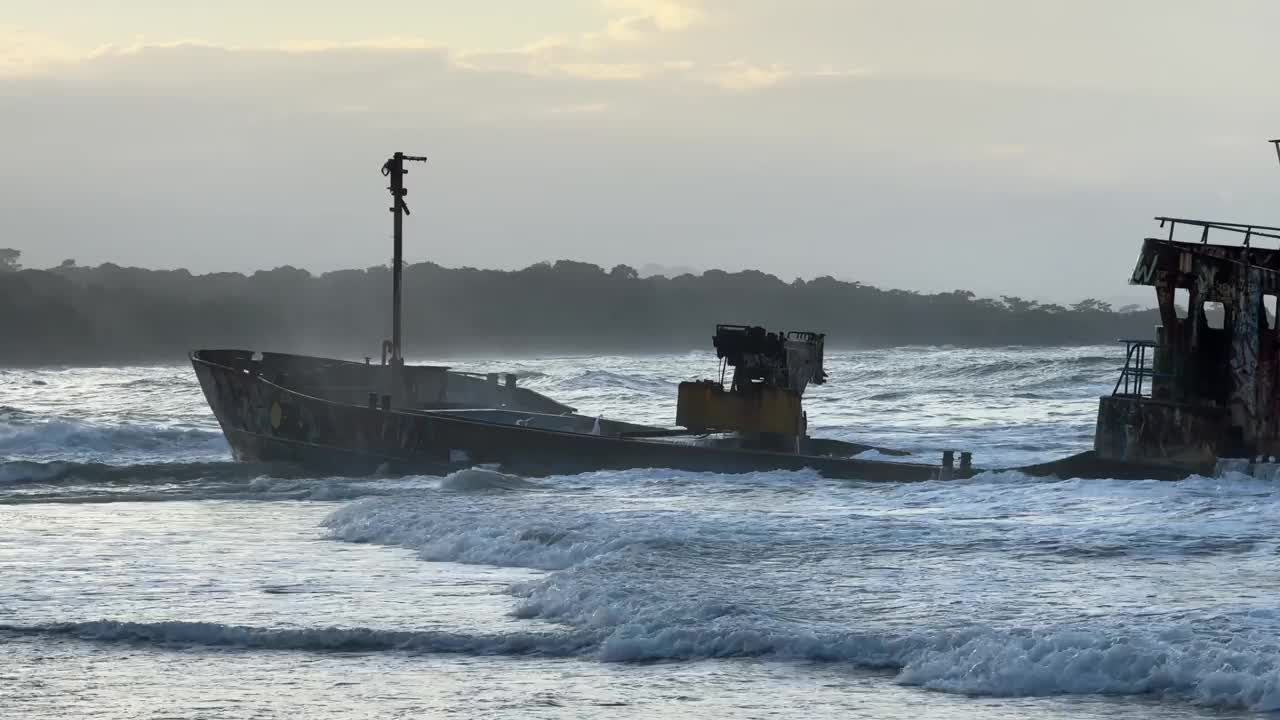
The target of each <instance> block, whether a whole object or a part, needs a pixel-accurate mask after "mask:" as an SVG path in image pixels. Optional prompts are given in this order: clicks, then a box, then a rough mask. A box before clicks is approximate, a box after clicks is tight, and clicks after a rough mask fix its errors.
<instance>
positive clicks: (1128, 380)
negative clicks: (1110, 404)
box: [1111, 340, 1170, 398]
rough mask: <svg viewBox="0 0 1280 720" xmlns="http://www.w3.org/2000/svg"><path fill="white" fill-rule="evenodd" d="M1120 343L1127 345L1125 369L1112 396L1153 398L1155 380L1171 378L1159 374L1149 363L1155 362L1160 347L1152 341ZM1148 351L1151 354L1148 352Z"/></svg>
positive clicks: (1123, 341) (1126, 341)
mask: <svg viewBox="0 0 1280 720" xmlns="http://www.w3.org/2000/svg"><path fill="white" fill-rule="evenodd" d="M1120 342H1122V343H1124V344H1125V353H1124V369H1123V370H1121V371H1120V377H1119V379H1117V380H1116V387H1115V389H1114V390H1112V391H1111V394H1112V395H1113V396H1115V395H1121V396H1124V397H1136V398H1144V397H1147V398H1149V397H1151V389H1152V385H1154V384H1155V379H1156V378H1166V377H1170V376H1169V375H1166V374H1164V373H1157V372H1156V371H1155V368H1154V367H1150V366H1149V363H1152V362H1153V361H1154V360H1155V350H1156V349H1157V348H1158V347H1159V345H1157V344H1156V343H1155V342H1153V341H1151V340H1121V341H1120ZM1148 349H1150V350H1151V352H1148ZM1148 380H1149V381H1148ZM1122 388H1123V390H1122Z"/></svg>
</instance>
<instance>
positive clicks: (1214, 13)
mask: <svg viewBox="0 0 1280 720" xmlns="http://www.w3.org/2000/svg"><path fill="white" fill-rule="evenodd" d="M0 22H3V23H7V24H0V148H3V150H4V152H3V153H2V156H3V162H2V163H0V233H2V234H0V246H12V247H17V248H18V249H20V250H22V251H23V259H24V262H25V264H26V265H28V266H31V267H44V266H48V265H52V264H56V263H58V262H59V261H61V260H63V259H64V258H74V259H76V260H77V261H79V262H80V263H81V264H97V263H100V262H106V261H112V262H117V263H120V264H130V265H141V266H147V267H186V268H188V269H190V270H192V271H196V272H201V271H211V270H254V269H260V268H270V267H274V266H278V265H283V264H292V265H296V266H300V267H305V268H308V269H310V270H313V271H324V270H331V269H336V268H342V267H365V266H368V265H374V264H378V263H384V262H386V261H387V260H388V256H389V253H390V249H389V248H390V243H389V242H388V237H389V234H390V218H389V214H388V213H387V212H386V207H387V201H388V198H387V196H386V194H385V190H384V182H383V178H382V177H381V176H380V174H379V173H378V168H379V167H380V165H381V163H382V161H383V160H384V159H385V157H386V156H387V155H389V154H390V153H392V152H394V151H396V150H402V151H405V152H409V153H415V154H417V153H420V154H426V155H429V156H430V157H431V162H430V164H429V165H428V166H426V167H414V168H413V169H412V172H411V174H410V175H409V176H408V178H407V181H408V185H409V188H410V194H409V197H408V202H409V205H410V207H411V209H412V210H413V215H412V216H411V217H410V218H409V220H408V222H407V224H406V229H407V230H406V231H407V240H406V255H407V257H408V258H409V259H410V260H412V261H419V260H433V261H436V262H439V263H441V264H444V265H450V266H457V265H471V266H477V267H497V268H516V267H523V266H525V265H528V264H530V263H533V262H537V261H539V260H555V259H560V258H571V259H577V260H584V261H589V262H594V263H597V264H600V265H603V266H605V267H609V266H611V265H613V264H615V263H627V264H630V265H633V266H636V267H639V266H642V265H644V264H646V263H660V264H663V265H669V266H687V267H694V268H699V269H702V268H709V267H722V268H725V269H730V270H735V269H742V268H758V269H761V270H764V271H767V272H771V273H774V274H776V275H779V276H781V277H783V278H784V279H788V280H789V279H791V278H793V277H796V276H800V277H806V278H808V277H815V276H819V275H833V276H835V277H838V278H842V279H853V280H861V281H862V282H865V283H869V284H875V285H880V286H886V287H901V288H910V289H918V290H927V291H934V290H950V289H955V288H967V289H972V290H975V291H977V292H978V293H980V294H984V295H998V294H1016V295H1023V296H1027V297H1036V298H1042V299H1052V300H1075V299H1079V298H1082V297H1086V296H1098V297H1106V298H1123V297H1132V298H1135V299H1139V300H1143V301H1146V300H1149V297H1148V295H1149V290H1148V289H1140V290H1136V291H1135V289H1131V288H1127V287H1126V285H1125V282H1124V281H1125V279H1126V278H1127V276H1128V274H1129V272H1130V271H1131V269H1132V266H1133V262H1134V260H1135V258H1136V254H1137V249H1138V244H1139V241H1140V240H1141V238H1142V237H1143V236H1144V235H1147V234H1154V233H1157V232H1158V230H1157V229H1156V227H1155V223H1154V222H1152V220H1151V218H1152V217H1153V216H1155V215H1174V216H1189V217H1207V218H1211V219H1227V220H1237V221H1241V222H1258V223H1268V222H1272V223H1275V224H1280V213H1277V212H1276V211H1275V210H1276V205H1277V203H1276V200H1277V197H1278V191H1280V168H1277V163H1276V157H1275V155H1274V152H1273V151H1272V150H1271V149H1270V148H1269V146H1268V145H1266V144H1265V140H1267V139H1268V138H1272V137H1277V136H1280V94H1278V93H1277V92H1276V89H1275V88H1276V83H1277V80H1276V70H1277V69H1278V68H1280V62H1278V61H1280V43H1276V41H1275V32H1276V28H1280V3H1276V2H1274V1H1272V0H1219V1H1218V2H1200V1H1199V0H1105V1H1104V0H1062V1H1059V0H970V1H968V2H960V1H950V2H947V1H943V0H937V1H934V2H929V1H925V0H874V1H873V0H788V1H787V2H783V1H782V0H777V1H769V2H767V1H765V0H704V1H702V2H698V1H696V0H672V1H667V0H539V1H538V2H528V1H526V0H468V1H467V2H421V1H419V0H381V1H380V2H376V3H359V4H358V3H351V2H329V1H326V0H306V1H304V0H252V1H251V0H221V1H220V2H216V3H215V2H208V1H207V0H201V1H200V2H194V1H191V0H131V1H130V2H127V3H126V2H107V1H106V0H59V2H49V1H48V0H6V2H5V11H4V13H3V15H2V16H0Z"/></svg>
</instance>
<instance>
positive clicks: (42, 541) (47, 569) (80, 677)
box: [0, 347, 1280, 720]
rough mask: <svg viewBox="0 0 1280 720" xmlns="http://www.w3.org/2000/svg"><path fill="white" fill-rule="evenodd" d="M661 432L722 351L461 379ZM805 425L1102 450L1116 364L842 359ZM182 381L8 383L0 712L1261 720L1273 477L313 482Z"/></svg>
mask: <svg viewBox="0 0 1280 720" xmlns="http://www.w3.org/2000/svg"><path fill="white" fill-rule="evenodd" d="M450 364H453V365H455V366H458V367H462V366H463V365H466V367H467V368H468V369H475V370H480V371H488V370H492V371H500V370H501V371H505V370H515V371H516V372H518V373H519V374H520V376H521V380H520V382H521V384H522V385H524V386H526V387H530V388H533V389H536V390H538V391H541V392H545V393H547V394H549V395H551V396H553V397H555V398H557V399H560V400H563V401H565V402H568V403H570V404H572V405H574V406H576V407H578V408H579V409H580V410H582V411H583V412H587V413H590V414H597V415H602V416H606V417H617V418H621V419H628V420H635V421H639V422H648V423H659V424H670V423H671V421H672V420H673V418H674V414H675V406H674V404H675V388H676V384H677V383H678V382H680V381H681V380H684V379H689V378H693V377H698V376H704V375H709V374H713V373H714V372H715V360H714V357H713V356H712V355H711V354H709V353H704V352H696V353H689V354H684V355H662V356H644V357H641V356H634V357H600V356H582V357H547V358H534V359H521V360H518V361H512V362H497V361H493V360H491V359H485V358H479V359H476V360H475V361H473V362H469V363H465V362H462V361H459V360H457V359H453V360H451V363H450ZM827 364H828V370H829V372H830V374H831V381H830V383H829V384H827V385H825V386H821V387H811V388H810V390H809V392H808V393H807V395H806V405H807V409H808V412H809V419H810V427H811V430H812V432H813V433H814V434H816V435H823V436H827V437H836V438H841V439H846V440H851V441H857V442H863V443H868V444H874V445H881V446H890V447H898V448H903V449H907V450H911V451H913V452H914V453H916V456H915V458H914V459H917V460H920V461H929V462H936V461H937V460H938V457H939V451H940V450H941V449H943V448H955V449H967V450H970V451H972V452H973V453H974V463H975V465H979V466H983V467H991V468H1000V467H1009V466H1014V465H1018V464H1024V463H1030V462H1038V461H1044V460H1049V459H1052V458H1055V457H1060V456H1063V455H1066V454H1069V453H1073V452H1078V451H1080V450H1084V449H1087V448H1089V447H1090V446H1091V443H1092V429H1093V420H1094V418H1095V414H1096V403H1097V397H1098V396H1099V395H1102V394H1106V393H1109V392H1110V390H1111V388H1112V386H1113V384H1114V382H1115V377H1116V371H1117V366H1118V365H1120V364H1121V358H1120V355H1119V353H1118V352H1116V349H1115V348H1111V347H1096V348H1094V347H1089V348H1056V349H1034V350H1031V349H1018V348H1004V349H986V350H965V349H954V348H926V347H920V348H898V349H893V350H876V351H860V352H837V351H831V352H828V358H827ZM281 475H282V473H279V472H276V473H273V472H272V470H271V468H267V467H260V466H255V465H240V464H236V463H233V462H231V461H230V453H229V451H228V448H227V445H226V443H225V441H224V440H223V438H222V435H221V433H220V432H219V430H218V427H217V424H216V422H215V421H214V419H213V417H212V416H211V414H210V413H209V411H208V409H207V407H206V405H205V402H204V398H203V397H202V395H201V393H200V390H199V387H198V385H197V384H196V382H195V378H194V376H193V374H192V372H191V370H190V368H189V367H186V366H156V367H126V368H45V369H33V370H14V369H9V370H0V717H4V718H9V717H13V718H55V717H103V718H117V717H119V718H188V717H193V718H194V717H199V718H271V717H290V718H299V717H307V718H310V717H335V718H337V717H341V718H365V717H368V718H374V717H438V716H454V717H494V718H530V717H547V718H562V717H593V718H594V717H620V718H638V717H683V716H692V715H699V716H703V717H813V718H841V719H842V720H844V719H847V718H859V717H867V718H902V719H904V720H905V719H907V718H913V719H914V718H969V717H972V718H978V717H1053V718H1095V717H1115V718H1119V717H1124V718H1133V717H1137V718H1157V717H1159V718H1168V717H1214V718H1219V717H1228V716H1250V715H1256V714H1257V713H1261V712H1268V711H1274V710H1280V591H1277V588H1280V555H1278V554H1277V547H1278V545H1277V541H1276V530H1275V528H1276V527H1277V521H1278V520H1280V492H1277V489H1278V488H1280V486H1278V485H1277V484H1276V483H1275V482H1273V481H1270V480H1260V479H1257V478H1252V477H1247V476H1243V475H1240V474H1233V473H1227V474H1226V475H1224V476H1223V477H1214V478H1207V477H1206V478H1194V479H1191V480H1187V481H1184V482H1179V483H1161V482H1155V481H1111V480H1075V479H1040V478H1030V477H1026V476H1024V475H1021V474H1019V473H1017V472H988V473H985V474H982V475H979V476H978V477H976V478H974V479H972V480H965V481H950V482H931V483H919V484H876V483H865V482H857V481H833V480H826V479H823V478H821V477H820V476H818V475H817V474H815V473H812V472H806V471H801V472H767V473H753V474H745V475H725V474H714V473H690V472H678V471H671V470H634V471H625V472H598V473H588V474H583V475H574V476H559V477H548V478H513V477H508V476H503V475H499V474H494V473H486V472H462V473H455V474H453V475H449V476H444V477H432V476H421V477H407V478H388V477H369V478H344V477H298V476H292V475H290V476H281Z"/></svg>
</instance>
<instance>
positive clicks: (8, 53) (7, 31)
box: [0, 24, 79, 75]
mask: <svg viewBox="0 0 1280 720" xmlns="http://www.w3.org/2000/svg"><path fill="white" fill-rule="evenodd" d="M78 57H79V54H78V53H77V52H76V50H75V49H74V48H72V47H71V46H70V45H68V44H66V43H64V42H62V41H60V40H58V39H57V38H55V37H53V36H51V35H46V34H44V33H41V32H36V31H34V30H31V29H28V28H24V27H19V26H17V25H3V24H0V75H22V74H28V73H32V72H36V71H39V70H41V69H43V68H47V67H48V66H50V65H61V64H64V63H68V62H73V61H75V60H76V59H78Z"/></svg>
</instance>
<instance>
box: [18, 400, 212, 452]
mask: <svg viewBox="0 0 1280 720" xmlns="http://www.w3.org/2000/svg"><path fill="white" fill-rule="evenodd" d="M10 410H11V411H10V412H7V413H5V414H4V416H0V452H8V453H21V454H23V455H40V454H66V453H68V452H77V451H79V452H91V453H100V454H121V453H128V452H131V451H133V452H139V451H141V452H148V453H156V454H180V455H190V454H193V453H195V454H201V455H224V456H225V455H228V454H229V451H228V448H227V442H226V440H225V439H224V438H223V436H222V433H220V432H218V431H216V430H202V429H197V428H175V427H162V426H155V425H141V424H131V423H122V424H119V425H99V424H96V423H92V422H88V421H84V420H73V419H68V418H57V417H54V418H42V417H38V416H34V415H31V414H29V413H24V412H21V411H13V410H12V409H10Z"/></svg>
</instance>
